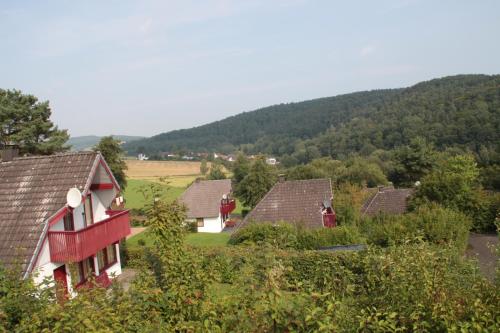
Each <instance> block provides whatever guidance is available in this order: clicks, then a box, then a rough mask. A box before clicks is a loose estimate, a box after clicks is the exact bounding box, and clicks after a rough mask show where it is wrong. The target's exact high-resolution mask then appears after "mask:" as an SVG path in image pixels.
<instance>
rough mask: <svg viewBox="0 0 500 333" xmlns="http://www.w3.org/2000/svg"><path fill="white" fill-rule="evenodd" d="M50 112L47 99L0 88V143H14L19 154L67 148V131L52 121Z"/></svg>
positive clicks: (40, 152)
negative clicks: (40, 99) (60, 128)
mask: <svg viewBox="0 0 500 333" xmlns="http://www.w3.org/2000/svg"><path fill="white" fill-rule="evenodd" d="M51 113H52V112H51V109H50V106H49V102H48V101H45V102H39V101H38V98H36V97H35V96H33V95H27V94H23V93H22V92H21V91H19V90H3V89H0V145H16V146H18V147H19V150H20V153H21V154H33V155H50V154H53V153H55V152H61V151H65V150H68V149H69V146H68V145H66V141H68V139H69V135H68V133H67V131H66V130H59V129H58V128H57V126H55V125H54V123H52V121H51V120H50V116H51Z"/></svg>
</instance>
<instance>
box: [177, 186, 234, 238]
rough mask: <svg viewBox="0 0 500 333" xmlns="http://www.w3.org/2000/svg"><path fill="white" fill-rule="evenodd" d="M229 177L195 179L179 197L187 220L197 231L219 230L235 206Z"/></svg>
mask: <svg viewBox="0 0 500 333" xmlns="http://www.w3.org/2000/svg"><path fill="white" fill-rule="evenodd" d="M231 196H232V186H231V180H230V179H221V180H197V181H195V182H194V183H193V184H191V186H189V187H188V189H187V190H186V191H185V192H184V193H183V194H182V196H181V197H180V202H182V203H183V204H184V205H185V206H186V208H187V222H191V223H192V222H196V226H197V228H198V232H214V233H216V232H221V231H222V230H223V229H224V228H225V227H226V221H228V219H229V216H230V214H231V212H232V211H233V210H234V209H235V208H236V201H235V200H234V199H232V197H231Z"/></svg>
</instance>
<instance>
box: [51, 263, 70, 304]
mask: <svg viewBox="0 0 500 333" xmlns="http://www.w3.org/2000/svg"><path fill="white" fill-rule="evenodd" d="M54 281H56V288H57V289H56V294H57V299H58V300H63V299H64V298H65V297H66V296H67V295H68V280H66V265H62V266H60V267H58V268H56V269H54Z"/></svg>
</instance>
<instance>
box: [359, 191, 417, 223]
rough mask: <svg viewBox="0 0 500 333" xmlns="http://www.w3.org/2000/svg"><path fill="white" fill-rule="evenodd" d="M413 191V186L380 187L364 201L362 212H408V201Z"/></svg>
mask: <svg viewBox="0 0 500 333" xmlns="http://www.w3.org/2000/svg"><path fill="white" fill-rule="evenodd" d="M412 193H413V189H411V188H398V189H395V188H392V187H384V188H380V189H379V190H378V191H377V192H375V193H374V194H373V195H371V196H370V197H369V198H368V200H367V201H366V202H365V203H364V205H363V207H362V208H361V213H362V214H363V215H368V216H374V215H377V214H378V213H386V214H403V213H405V212H406V208H407V201H408V198H409V197H410V196H411V195H412Z"/></svg>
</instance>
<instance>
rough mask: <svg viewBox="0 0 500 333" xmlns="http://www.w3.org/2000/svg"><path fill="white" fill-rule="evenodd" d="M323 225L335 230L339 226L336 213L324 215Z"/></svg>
mask: <svg viewBox="0 0 500 333" xmlns="http://www.w3.org/2000/svg"><path fill="white" fill-rule="evenodd" d="M323 225H324V226H325V227H327V228H334V227H336V226H337V221H336V216H335V214H334V213H326V214H323Z"/></svg>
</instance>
